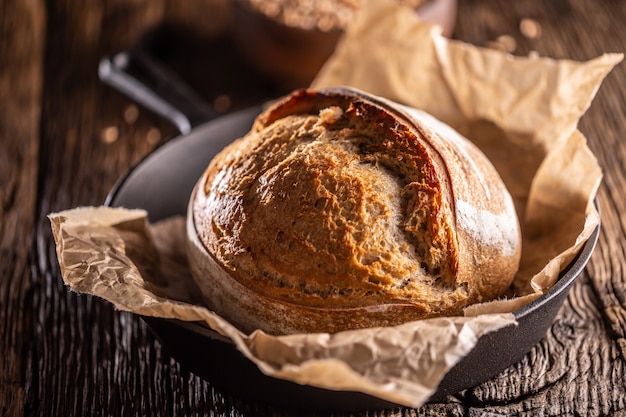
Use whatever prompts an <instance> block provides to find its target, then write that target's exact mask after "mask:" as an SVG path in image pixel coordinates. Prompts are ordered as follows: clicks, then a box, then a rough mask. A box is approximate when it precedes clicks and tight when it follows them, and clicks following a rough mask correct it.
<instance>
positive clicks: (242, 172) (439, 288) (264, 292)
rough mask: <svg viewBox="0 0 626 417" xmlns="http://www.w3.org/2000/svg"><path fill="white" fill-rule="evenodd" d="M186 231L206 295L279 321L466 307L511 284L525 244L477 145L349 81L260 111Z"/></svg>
mask: <svg viewBox="0 0 626 417" xmlns="http://www.w3.org/2000/svg"><path fill="white" fill-rule="evenodd" d="M188 234H189V241H190V245H189V256H190V264H191V266H192V271H193V273H194V277H195V279H196V281H197V283H198V284H199V286H200V288H201V290H202V292H203V296H204V299H205V301H206V303H207V304H208V306H209V307H211V308H212V309H214V310H215V311H216V312H217V313H218V314H220V315H222V316H223V317H224V318H226V319H227V320H229V321H231V322H232V323H233V324H235V325H236V326H238V327H239V328H240V329H242V330H244V331H252V330H255V329H262V330H265V331H267V332H269V333H273V334H287V333H296V332H337V331H341V330H345V329H355V328H364V327H373V326H386V325H394V324H399V323H403V322H406V321H411V320H417V319H423V318H428V317H435V316H442V315H457V314H462V309H463V308H464V307H465V306H467V305H469V304H472V303H476V302H481V301H486V300H490V299H493V298H494V297H497V296H499V295H500V294H502V292H503V291H504V290H506V289H507V288H508V287H509V285H510V283H511V281H512V279H513V276H514V275H515V272H516V270H517V267H518V263H519V256H520V238H519V225H518V221H517V218H516V214H515V210H514V207H513V204H512V200H511V197H510V195H509V194H508V192H507V191H506V188H505V187H504V184H503V183H502V180H501V179H500V177H499V176H498V174H497V172H496V171H495V169H494V168H493V166H492V165H491V164H490V163H489V161H487V159H486V158H485V156H484V155H483V154H482V153H481V152H480V151H479V150H478V149H477V148H476V147H475V146H474V145H473V144H471V143H470V142H469V141H467V140H466V139H464V138H463V137H461V136H460V135H459V134H458V133H456V132H455V131H453V130H452V129H451V128H449V127H447V126H446V125H443V124H442V123H441V122H439V121H437V120H435V119H434V118H432V116H429V115H427V114H424V113H421V112H415V111H413V110H411V109H407V108H405V107H403V106H399V105H397V104H395V103H392V102H389V101H388V100H384V99H382V98H378V97H375V96H371V95H368V94H365V93H363V92H360V91H355V90H350V89H327V90H319V91H314V90H300V91H297V92H294V93H293V94H291V95H290V96H288V97H286V98H284V99H283V100H281V101H279V102H277V103H276V104H274V105H273V106H272V107H270V108H269V109H267V110H266V111H264V112H263V113H262V114H261V115H259V116H258V118H257V119H256V121H255V123H254V126H253V127H252V129H251V131H250V132H249V133H248V134H247V135H246V136H245V137H243V138H241V139H239V140H237V141H235V142H234V143H233V144H231V145H230V146H228V147H227V148H226V149H224V151H222V152H221V153H220V154H219V155H217V156H216V157H215V158H214V160H213V161H211V163H210V165H209V167H208V168H207V170H206V172H205V173H204V175H203V176H202V178H201V179H200V180H199V182H198V184H197V186H196V188H195V189H194V192H193V195H192V198H191V201H190V204H189V214H188Z"/></svg>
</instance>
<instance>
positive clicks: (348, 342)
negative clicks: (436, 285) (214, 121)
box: [49, 0, 622, 407]
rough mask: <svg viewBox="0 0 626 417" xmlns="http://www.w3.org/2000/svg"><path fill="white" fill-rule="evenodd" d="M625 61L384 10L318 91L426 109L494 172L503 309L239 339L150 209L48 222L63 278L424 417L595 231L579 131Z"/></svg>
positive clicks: (263, 361) (588, 166) (297, 375)
mask: <svg viewBox="0 0 626 417" xmlns="http://www.w3.org/2000/svg"><path fill="white" fill-rule="evenodd" d="M621 59H622V56H621V55H619V54H606V55H603V56H600V57H598V58H596V59H594V60H591V61H588V62H573V61H563V60H561V61H557V60H551V59H546V58H539V59H537V58H520V57H517V58H515V57H513V56H510V55H507V54H504V53H502V52H499V51H494V50H488V49H482V48H477V47H474V46H471V45H468V44H465V43H462V42H459V41H452V40H449V39H446V38H444V37H442V36H441V35H440V34H439V30H438V28H436V27H434V26H432V25H430V24H428V23H426V22H423V21H420V20H419V18H418V17H417V16H416V15H415V13H414V12H413V11H412V10H410V9H405V8H402V7H398V6H397V4H396V3H395V2H393V1H390V0H379V1H368V2H366V3H365V5H364V6H363V7H362V9H361V10H360V12H359V13H358V14H357V16H356V19H355V21H354V22H353V23H352V24H351V26H349V27H348V28H347V30H346V33H345V35H344V37H343V39H342V40H341V42H340V44H339V45H338V47H337V50H336V52H335V54H334V55H333V56H332V57H331V58H330V59H329V61H328V62H327V64H326V65H325V67H324V68H323V69H322V71H321V72H320V74H319V75H318V77H317V79H316V80H315V81H314V83H313V86H314V87H325V86H338V85H348V86H352V87H356V88H359V89H361V90H365V91H369V92H371V93H373V94H377V95H380V96H384V97H387V98H390V99H392V100H395V101H398V102H400V103H403V104H407V105H410V106H413V107H416V108H419V109H422V110H425V111H427V112H429V113H431V114H433V115H434V116H435V117H437V118H439V119H440V120H442V121H444V122H446V123H448V124H450V125H451V126H453V127H454V128H456V129H457V130H459V131H460V132H461V133H463V134H464V135H465V136H467V137H468V138H469V139H471V140H473V141H474V142H475V143H476V144H477V145H478V146H479V147H480V148H481V149H482V150H483V152H485V153H486V155H487V156H488V157H489V158H490V159H491V161H492V162H493V163H494V165H495V166H496V168H497V169H498V170H499V172H500V174H501V176H502V177H503V179H504V181H505V182H506V183H507V186H508V187H509V190H510V191H511V194H512V195H513V197H514V200H515V204H516V208H517V211H518V214H519V217H520V220H521V223H522V234H523V245H524V248H523V254H522V263H521V265H520V271H519V273H518V274H517V277H516V280H515V283H514V285H513V287H512V288H511V291H510V294H508V297H507V299H503V300H498V301H494V302H491V303H485V304H482V305H477V306H472V307H470V308H468V309H467V311H466V314H465V316H464V317H450V318H437V319H429V320H422V321H417V322H411V323H405V324H403V325H400V326H395V327H385V328H374V329H365V330H355V331H346V332H340V333H337V334H332V335H331V334H305V335H289V336H270V335H267V334H265V333H263V332H258V331H257V332H254V333H252V334H250V335H246V334H243V333H241V332H240V331H239V330H237V329H236V328H235V327H233V326H232V325H230V324H229V323H228V322H226V321H225V320H224V319H222V318H221V317H219V316H218V315H216V314H214V313H212V312H211V311H209V310H207V309H206V308H205V307H203V306H202V304H201V301H200V299H199V291H198V289H197V287H195V283H194V281H193V280H192V279H191V276H190V273H189V270H188V267H187V265H186V259H185V254H184V248H185V241H186V237H185V226H184V219H183V218H172V219H168V220H165V221H162V222H159V223H157V224H149V223H148V222H147V217H146V213H145V212H144V211H143V210H127V209H119V208H118V209H116V208H110V207H81V208H76V209H73V210H68V211H64V212H60V213H54V214H51V215H50V216H49V218H50V221H51V225H52V230H53V234H54V238H55V242H56V245H57V246H56V249H57V256H58V260H59V264H60V267H61V272H62V275H63V279H64V281H65V282H66V284H67V285H68V286H69V287H70V288H71V289H72V290H74V291H77V292H81V293H87V294H92V295H95V296H98V297H101V298H104V299H106V300H108V301H110V302H111V303H113V304H114V305H115V306H116V307H117V308H119V309H120V310H124V311H130V312H133V313H136V314H140V315H146V316H153V317H162V318H175V319H179V320H185V321H194V322H203V323H204V324H205V325H206V326H208V327H210V328H212V329H213V330H215V331H217V332H218V333H220V334H221V335H223V336H225V337H227V338H229V339H231V340H232V341H233V343H234V344H235V345H236V347H237V348H238V349H239V350H240V351H241V352H242V353H243V354H244V355H245V356H246V357H247V358H249V359H250V360H251V361H253V362H254V363H256V364H257V365H258V367H259V369H260V370H261V371H263V372H264V373H266V374H268V375H271V376H274V377H277V378H283V379H286V380H290V381H294V382H295V383H301V384H310V385H313V386H317V387H322V388H326V389H330V390H350V391H360V392H364V393H367V394H370V395H373V396H376V397H379V398H381V399H383V400H386V401H390V402H392V403H396V404H400V405H405V406H410V407H418V406H420V405H422V404H423V403H424V402H425V401H427V400H428V398H429V397H430V396H431V395H432V394H433V392H434V391H435V390H436V388H437V385H438V384H439V382H440V381H441V379H442V378H443V376H444V375H445V374H446V372H447V371H448V370H449V369H451V368H452V367H453V366H454V365H455V364H456V363H457V362H458V361H459V360H460V359H461V358H463V357H464V356H465V355H466V354H467V353H468V352H469V351H471V349H472V348H473V347H474V346H475V344H476V342H477V340H478V339H479V338H480V337H481V336H483V335H484V334H486V333H488V332H492V331H495V330H497V329H500V328H502V327H504V326H508V325H515V318H514V316H513V314H511V312H512V311H514V310H515V309H517V308H519V307H520V306H522V305H524V304H526V303H528V302H529V301H531V300H532V299H534V298H536V297H538V296H540V295H541V294H542V292H543V291H545V290H546V289H547V288H549V287H550V286H551V285H552V284H553V283H554V282H555V280H556V279H557V278H558V274H559V272H560V271H561V270H562V269H563V268H564V267H565V266H566V265H567V264H569V262H570V261H571V260H572V259H573V258H574V256H575V255H576V253H577V252H578V251H579V249H580V248H581V246H582V245H583V244H584V242H585V241H586V240H587V239H588V238H589V236H590V235H591V233H592V232H593V230H594V229H595V228H596V227H597V225H598V223H599V215H598V213H597V211H596V209H595V207H594V205H593V200H594V197H595V194H596V191H597V188H598V186H599V184H600V181H601V178H602V173H601V170H600V168H599V166H598V164H597V162H596V159H595V157H594V156H593V154H592V153H591V152H590V151H589V149H588V147H587V145H586V140H585V138H584V136H583V135H582V133H580V132H579V131H578V130H577V123H578V120H579V118H580V117H581V116H582V114H583V113H584V112H585V110H586V109H587V108H588V106H589V105H590V103H591V101H592V99H593V97H594V95H595V93H596V91H597V89H598V88H599V86H600V83H601V81H602V79H603V78H604V77H605V76H606V74H607V73H608V72H609V71H610V70H611V68H612V67H613V66H614V65H616V64H617V63H618V62H619V61H620V60H621ZM208 162H209V161H207V164H208Z"/></svg>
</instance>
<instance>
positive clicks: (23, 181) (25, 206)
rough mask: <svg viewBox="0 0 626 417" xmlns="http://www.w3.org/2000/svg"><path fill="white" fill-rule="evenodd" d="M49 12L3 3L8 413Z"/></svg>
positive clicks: (2, 343) (16, 402)
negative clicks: (45, 19) (45, 34)
mask: <svg viewBox="0 0 626 417" xmlns="http://www.w3.org/2000/svg"><path fill="white" fill-rule="evenodd" d="M44 17H45V7H44V4H43V3H42V2H40V1H27V2H12V1H9V2H1V3H0V335H2V338H1V339H0V414H3V415H19V413H21V412H22V409H23V407H24V403H25V395H26V393H25V390H26V389H25V386H26V383H27V381H26V380H25V378H24V376H25V375H24V370H25V369H26V368H27V366H28V363H27V361H26V358H25V357H24V356H23V352H24V351H25V350H26V348H27V346H28V344H29V343H30V331H29V328H30V325H31V322H32V314H31V310H30V309H29V305H30V299H29V291H30V290H31V280H30V260H31V259H30V247H31V243H32V239H33V235H34V224H35V212H36V209H35V203H36V193H37V158H38V145H39V116H40V99H41V88H42V87H41V86H42V61H43V45H44V41H43V28H44V24H45V22H44Z"/></svg>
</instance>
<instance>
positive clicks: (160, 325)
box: [99, 52, 600, 411]
mask: <svg viewBox="0 0 626 417" xmlns="http://www.w3.org/2000/svg"><path fill="white" fill-rule="evenodd" d="M99 72H100V77H101V79H102V80H103V81H104V82H106V83H107V84H109V85H111V86H113V87H114V88H116V89H117V90H119V91H121V92H122V93H124V94H126V95H128V96H130V97H131V98H133V99H134V100H136V101H138V102H139V103H141V104H143V105H145V106H147V107H148V108H149V109H151V110H153V111H155V112H156V113H158V114H160V115H161V116H163V117H166V118H167V119H169V120H170V121H172V122H173V123H174V124H175V125H176V126H178V128H179V130H180V131H181V132H182V135H181V136H179V137H176V138H174V139H172V140H170V141H168V142H167V143H166V144H164V145H163V146H161V147H160V148H158V149H156V150H155V151H154V152H152V153H151V154H149V155H148V156H147V157H145V158H144V159H143V160H142V161H141V162H140V163H139V164H137V165H136V166H135V167H133V168H131V169H130V170H129V171H128V172H127V173H126V175H124V176H123V177H122V178H121V179H120V180H119V181H118V182H117V184H116V185H115V187H114V188H113V190H112V191H111V193H110V194H109V196H108V197H107V199H106V201H105V205H108V206H114V207H127V208H143V209H145V210H147V212H148V217H149V219H150V221H157V220H160V219H163V218H166V217H169V216H172V215H185V213H186V209H187V201H188V199H189V196H190V194H191V190H192V188H193V186H194V184H195V182H196V181H197V179H198V178H199V177H200V175H201V174H202V172H203V171H204V169H205V168H206V166H207V165H208V163H209V161H210V160H211V159H212V157H213V156H214V155H215V154H216V153H217V152H219V151H220V150H221V149H222V148H224V146H226V145H227V144H228V143H230V142H231V141H233V140H234V139H236V138H238V137H241V136H242V135H244V134H245V133H246V132H247V131H248V130H249V129H250V127H251V125H252V122H253V120H254V118H255V116H256V115H257V114H258V113H259V112H260V111H261V106H258V107H254V108H250V109H246V110H242V111H238V112H234V113H231V114H228V115H225V116H221V117H217V118H216V117H215V114H214V113H213V111H212V110H211V109H210V108H209V107H208V106H207V105H206V104H204V103H203V102H202V101H201V100H200V99H198V98H197V97H196V96H195V95H194V94H193V92H192V91H191V90H190V89H189V88H188V87H186V86H185V85H184V84H182V83H181V82H180V80H178V79H177V78H176V77H175V75H174V74H172V73H170V72H169V71H167V70H166V69H164V68H163V67H162V66H160V65H159V64H158V63H157V62H155V61H154V60H152V59H151V58H149V57H148V56H146V55H142V54H135V53H133V54H130V53H126V52H124V53H120V54H118V55H116V56H114V57H112V58H105V59H103V60H102V61H101V65H100V71H99ZM599 229H600V227H599V226H598V227H597V228H596V229H595V231H594V232H593V234H592V236H591V238H590V239H589V240H588V241H587V242H586V243H585V245H584V246H583V248H582V249H581V251H580V253H579V254H578V256H577V257H576V258H575V259H574V261H572V263H571V264H570V265H569V266H568V267H567V268H566V269H565V270H564V271H563V272H562V273H561V276H560V278H559V280H558V282H557V283H556V284H555V285H554V286H553V287H552V288H551V289H550V290H549V291H547V292H546V294H544V295H543V296H542V297H540V298H539V299H537V300H535V301H534V302H532V303H530V304H528V305H527V306H525V307H523V308H521V309H519V310H517V311H515V312H514V314H515V317H516V319H517V321H518V325H517V326H508V327H505V328H503V329H500V330H498V331H496V332H493V333H490V334H487V335H486V336H484V337H482V338H481V339H480V340H479V341H478V344H477V345H476V347H475V348H474V350H473V351H471V352H470V353H469V355H467V356H466V357H465V358H463V359H462V360H461V361H460V362H459V363H458V364H457V365H456V366H455V367H454V368H452V369H451V371H450V372H449V373H448V374H447V375H446V376H445V377H444V379H443V380H442V381H441V383H440V384H439V388H438V389H437V391H436V392H435V393H434V395H433V396H432V398H431V400H441V399H443V397H444V396H445V395H447V394H455V393H457V392H459V391H461V390H464V389H466V388H470V387H472V386H475V385H478V384H480V383H482V382H484V381H487V380H489V379H491V378H492V377H494V376H495V375H497V374H498V373H500V372H501V371H503V370H504V369H506V368H507V367H509V366H511V365H513V364H514V363H516V362H517V361H518V360H519V359H521V358H522V357H523V356H524V355H525V354H526V353H528V352H529V351H530V349H531V348H532V347H533V346H534V345H536V344H537V343H538V342H539V341H540V340H541V339H542V337H543V336H544V334H545V333H546V331H547V330H548V328H549V327H550V326H551V324H552V322H553V320H554V318H555V316H556V314H557V312H558V310H559V308H560V307H561V305H562V303H563V301H564V300H565V298H566V297H567V294H568V292H569V289H570V287H571V286H572V284H573V283H574V281H575V279H576V278H577V277H578V276H579V275H580V274H581V273H582V271H583V269H584V267H585V265H586V263H587V262H588V260H589V258H590V256H591V253H592V252H593V249H594V247H595V245H596V242H597V239H598V234H599ZM142 318H143V319H144V320H145V322H146V323H147V324H148V326H149V327H150V328H151V330H152V331H153V332H154V334H155V335H156V337H157V338H158V339H159V340H160V342H161V343H162V344H163V345H164V346H165V347H166V348H167V349H168V350H169V352H170V354H171V355H172V356H173V357H174V358H175V359H176V360H178V361H179V363H180V364H181V365H182V366H183V367H184V368H186V369H188V370H189V371H191V372H193V373H195V374H196V375H198V376H200V377H202V378H204V379H206V380H208V381H210V382H211V383H212V384H213V385H215V386H216V387H218V388H222V389H225V390H227V391H229V392H234V393H238V394H240V395H242V396H245V397H248V398H251V399H255V400H260V401H264V402H267V403H272V404H276V405H282V406H285V407H288V408H297V409H307V410H343V411H359V410H375V409H385V408H392V407H395V406H397V405H396V404H392V403H390V402H387V401H383V400H381V399H378V398H374V397H372V396H369V395H366V394H363V393H358V392H345V391H331V390H325V389H321V388H316V387H311V386H305V385H298V384H296V383H292V382H288V381H284V380H280V379H276V378H272V377H269V376H266V375H264V374H263V373H262V372H261V371H260V370H259V369H258V368H257V367H256V365H254V364H253V363H252V362H250V361H249V360H248V359H246V358H245V357H244V356H243V355H242V354H241V353H240V352H239V351H238V350H237V349H236V348H235V346H234V344H233V343H232V342H230V341H229V340H227V339H225V338H224V337H223V336H220V335H219V334H217V333H216V332H214V331H213V330H211V329H209V328H207V327H205V326H203V325H202V324H199V323H189V322H182V321H178V320H167V319H156V318H150V317H142Z"/></svg>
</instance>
